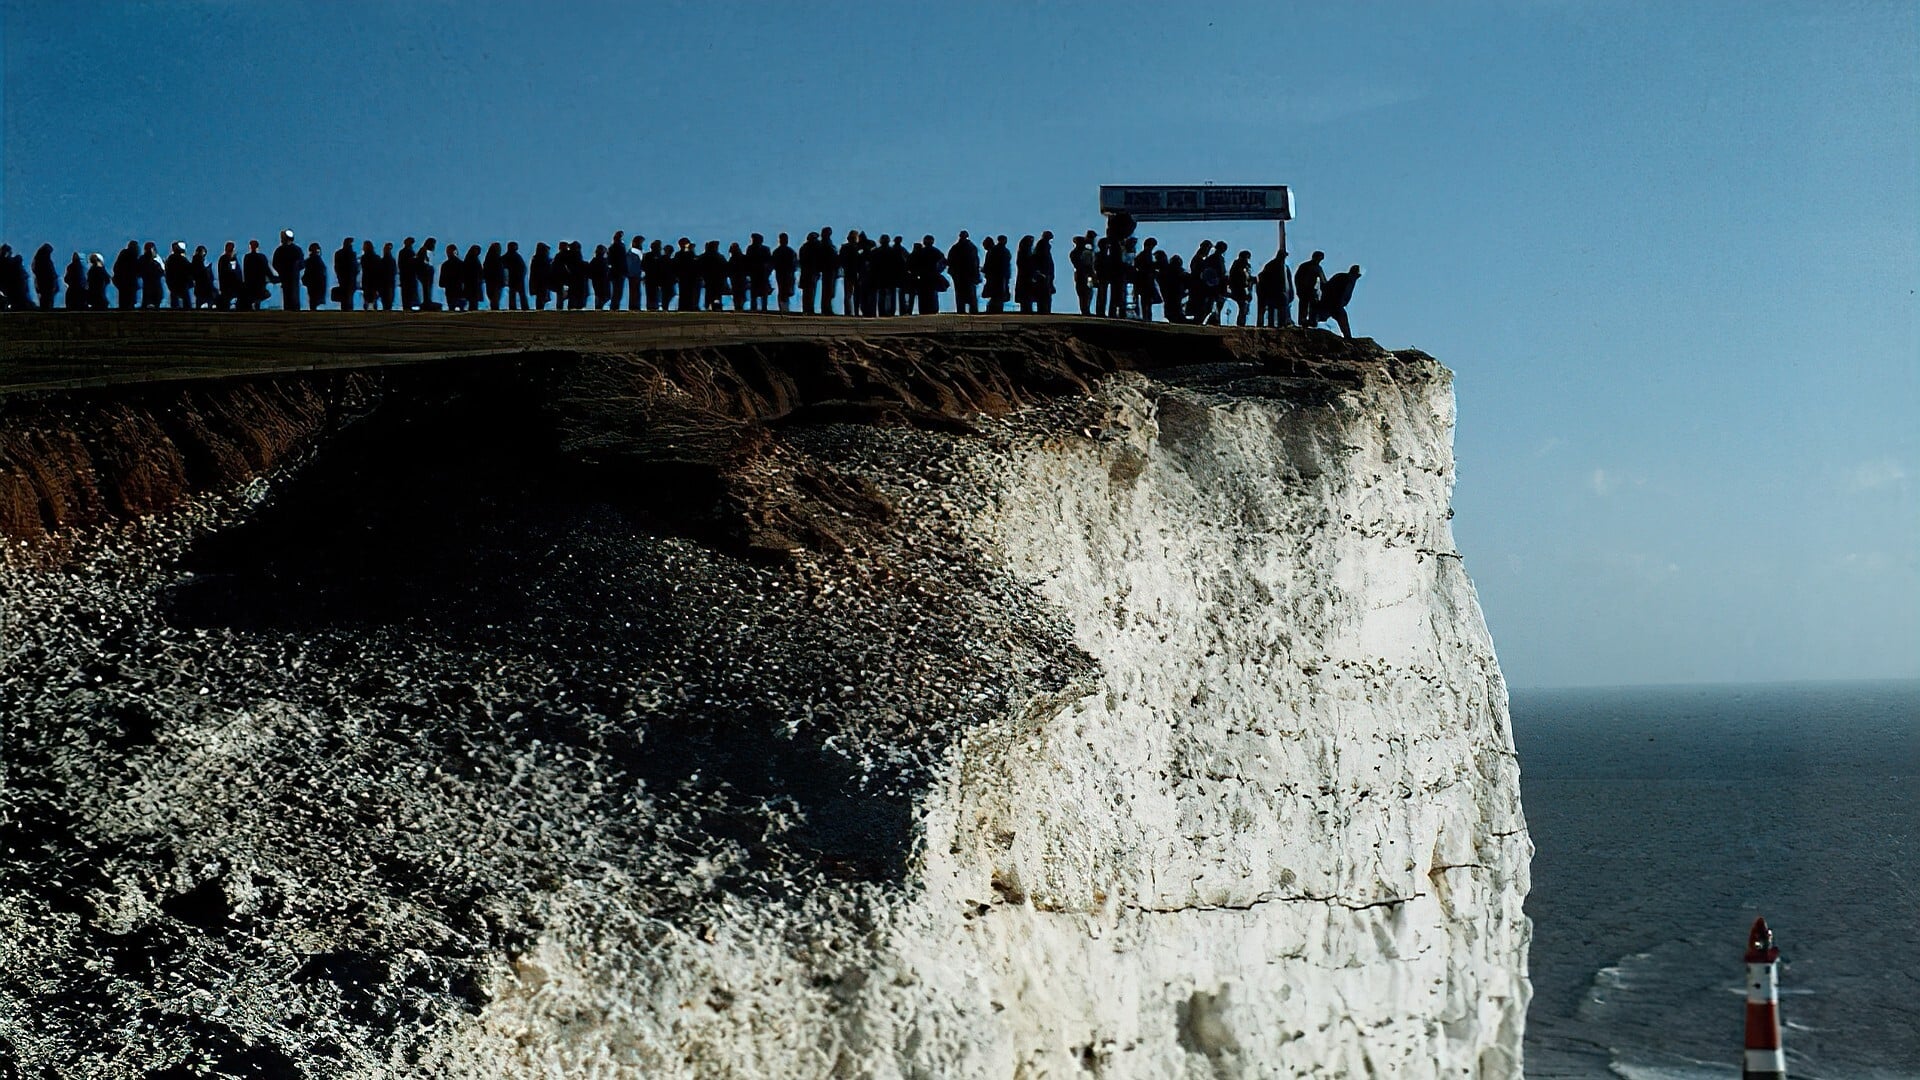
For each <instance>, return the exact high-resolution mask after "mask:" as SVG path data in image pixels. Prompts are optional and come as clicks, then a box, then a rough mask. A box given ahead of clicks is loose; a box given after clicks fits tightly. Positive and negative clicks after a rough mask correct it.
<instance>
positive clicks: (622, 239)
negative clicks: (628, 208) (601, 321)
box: [593, 229, 627, 311]
mask: <svg viewBox="0 0 1920 1080" xmlns="http://www.w3.org/2000/svg"><path fill="white" fill-rule="evenodd" d="M594 254H595V255H597V256H598V257H599V258H601V259H602V260H604V262H605V263H606V268H607V280H606V286H605V292H606V295H607V303H605V304H602V303H600V302H599V301H598V300H597V299H596V300H595V302H594V305H593V306H594V308H595V309H596V310H599V309H604V308H607V307H609V306H610V307H612V309H613V310H615V311H619V310H620V298H621V297H623V296H625V295H626V294H627V230H625V229H615V230H613V240H612V241H611V242H610V243H608V244H607V246H606V247H596V248H595V249H594ZM595 295H596V297H597V296H598V294H595Z"/></svg>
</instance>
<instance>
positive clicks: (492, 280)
mask: <svg viewBox="0 0 1920 1080" xmlns="http://www.w3.org/2000/svg"><path fill="white" fill-rule="evenodd" d="M480 287H481V288H482V289H484V290H485V291H486V294H487V307H488V308H489V309H490V310H493V311H499V310H500V298H501V297H502V295H504V294H505V293H506V291H507V256H506V253H505V252H503V251H501V250H500V241H498V240H495V241H494V242H493V243H491V244H488V245H487V254H486V256H485V257H484V258H482V259H481V260H480Z"/></svg>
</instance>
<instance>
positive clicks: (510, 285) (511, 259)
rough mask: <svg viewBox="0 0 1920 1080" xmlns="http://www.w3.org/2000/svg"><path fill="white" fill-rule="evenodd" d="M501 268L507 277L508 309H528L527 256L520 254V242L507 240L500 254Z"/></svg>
mask: <svg viewBox="0 0 1920 1080" xmlns="http://www.w3.org/2000/svg"><path fill="white" fill-rule="evenodd" d="M500 270H501V272H502V273H504V274H505V275H506V279H507V310H509V311H525V310H527V257H526V256H525V255H522V254H520V242H519V241H517V240H509V241H507V250H506V251H505V252H503V253H502V254H501V256H500Z"/></svg>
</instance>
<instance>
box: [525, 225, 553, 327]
mask: <svg viewBox="0 0 1920 1080" xmlns="http://www.w3.org/2000/svg"><path fill="white" fill-rule="evenodd" d="M527 287H528V288H529V289H531V290H533V308H534V310H535V311H545V310H547V299H548V297H550V296H551V295H552V294H553V249H552V248H550V247H548V246H547V245H546V243H545V242H541V243H537V244H535V245H533V261H532V262H530V263H528V264H527Z"/></svg>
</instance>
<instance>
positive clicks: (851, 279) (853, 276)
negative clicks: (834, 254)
mask: <svg viewBox="0 0 1920 1080" xmlns="http://www.w3.org/2000/svg"><path fill="white" fill-rule="evenodd" d="M826 233H827V230H825V229H822V230H820V243H821V245H822V246H821V254H822V255H823V256H824V255H825V253H826V246H825V245H827V244H830V243H832V241H831V240H830V239H829V238H828V237H827V235H826ZM839 255H840V296H841V299H842V302H843V305H844V307H845V308H846V312H847V314H849V315H871V314H872V312H871V311H868V310H867V305H866V302H865V297H866V295H867V280H866V279H867V238H866V237H865V236H864V235H862V234H861V232H860V230H859V229H848V230H847V239H846V240H845V242H843V243H842V244H841V245H840V251H839ZM832 300H833V282H832V281H831V280H829V278H828V274H827V270H826V267H825V266H824V265H822V267H821V269H820V314H822V315H831V314H833V304H832Z"/></svg>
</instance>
